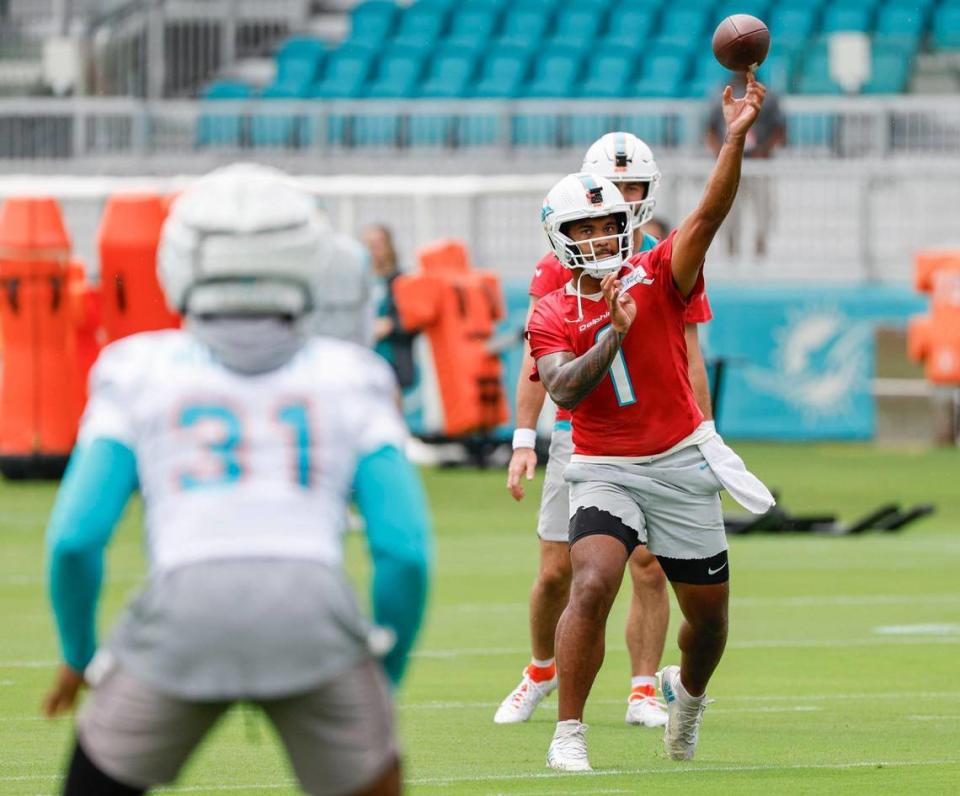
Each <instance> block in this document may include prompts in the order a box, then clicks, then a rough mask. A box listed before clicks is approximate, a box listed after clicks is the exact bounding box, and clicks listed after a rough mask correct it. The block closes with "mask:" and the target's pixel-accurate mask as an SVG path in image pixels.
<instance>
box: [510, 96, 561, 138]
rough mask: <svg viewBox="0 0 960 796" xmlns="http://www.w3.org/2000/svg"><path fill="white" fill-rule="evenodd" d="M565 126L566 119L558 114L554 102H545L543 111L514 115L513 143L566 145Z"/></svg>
mask: <svg viewBox="0 0 960 796" xmlns="http://www.w3.org/2000/svg"><path fill="white" fill-rule="evenodd" d="M565 127H566V119H561V118H560V117H559V116H557V113H556V111H555V109H554V108H553V103H544V111H543V113H521V114H518V115H516V116H514V117H513V131H512V140H513V144H514V146H520V147H522V146H535V147H550V146H556V147H562V146H566V145H567V140H566V139H567V136H566V135H565V134H564V129H565Z"/></svg>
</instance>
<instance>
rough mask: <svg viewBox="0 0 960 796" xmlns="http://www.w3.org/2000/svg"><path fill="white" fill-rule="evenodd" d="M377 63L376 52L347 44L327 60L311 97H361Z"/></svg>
mask: <svg viewBox="0 0 960 796" xmlns="http://www.w3.org/2000/svg"><path fill="white" fill-rule="evenodd" d="M375 62H376V54H375V52H374V51H373V50H372V49H370V48H368V47H363V46H360V45H356V44H352V43H350V42H347V43H346V44H341V45H340V47H339V48H338V49H337V50H336V51H335V52H333V53H332V54H331V55H330V57H329V58H328V59H327V68H326V71H325V72H324V76H323V80H321V81H320V82H319V83H318V84H317V85H316V86H315V87H314V88H313V90H312V92H311V96H314V97H324V98H327V99H335V98H339V99H349V98H353V97H359V96H360V94H361V92H362V90H363V86H364V83H365V82H366V79H367V76H368V75H369V74H370V72H371V70H372V69H373V66H374V63H375Z"/></svg>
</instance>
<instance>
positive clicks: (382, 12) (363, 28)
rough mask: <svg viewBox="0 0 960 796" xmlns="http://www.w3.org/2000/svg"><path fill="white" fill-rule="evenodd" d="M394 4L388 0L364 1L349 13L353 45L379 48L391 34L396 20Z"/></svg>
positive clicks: (349, 39)
mask: <svg viewBox="0 0 960 796" xmlns="http://www.w3.org/2000/svg"><path fill="white" fill-rule="evenodd" d="M397 11H398V9H397V5H396V3H392V2H388V0H366V2H363V3H358V4H357V5H356V6H354V8H353V10H352V11H351V12H350V35H349V36H348V37H347V40H348V41H349V42H351V43H353V44H359V45H366V46H368V47H379V46H380V45H382V44H383V43H384V42H385V41H386V40H387V38H388V37H389V36H390V34H391V33H393V28H394V23H395V21H396V18H397Z"/></svg>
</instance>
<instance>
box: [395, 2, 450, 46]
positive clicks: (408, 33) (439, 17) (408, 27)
mask: <svg viewBox="0 0 960 796" xmlns="http://www.w3.org/2000/svg"><path fill="white" fill-rule="evenodd" d="M447 16H448V12H447V9H446V8H441V7H438V6H429V5H428V6H422V5H420V4H419V3H418V4H416V5H413V6H410V7H409V8H408V9H407V10H406V11H404V12H403V13H402V14H401V16H400V23H399V25H398V26H397V30H396V33H394V35H393V39H392V41H391V43H392V44H394V45H397V46H400V47H415V48H418V49H421V50H424V51H426V50H429V49H430V48H431V47H433V46H435V45H436V42H437V39H439V38H440V37H441V36H442V35H443V34H444V32H445V31H446V28H447Z"/></svg>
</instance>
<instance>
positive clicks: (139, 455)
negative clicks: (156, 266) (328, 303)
mask: <svg viewBox="0 0 960 796" xmlns="http://www.w3.org/2000/svg"><path fill="white" fill-rule="evenodd" d="M396 396H397V388H396V383H395V380H394V377H393V374H392V372H391V371H390V368H389V366H388V365H387V364H386V363H385V362H384V361H383V360H382V359H380V358H379V357H378V356H376V355H375V354H373V353H372V352H370V351H369V350H367V349H365V348H362V347H360V346H357V345H354V344H352V343H346V342H342V341H339V340H331V339H324V338H313V339H311V340H310V341H309V342H308V343H307V344H306V345H305V346H304V347H303V349H301V350H300V351H299V352H298V353H297V355H296V356H294V357H293V359H291V360H290V361H289V362H288V363H287V364H286V365H284V366H283V367H280V368H278V369H276V370H273V371H270V372H268V373H264V374H260V375H255V376H247V375H242V374H239V373H236V372H234V371H231V370H229V369H228V368H226V367H224V366H223V365H221V364H220V363H218V362H217V361H216V360H215V359H214V358H213V356H212V354H211V353H210V351H209V350H208V349H207V348H206V347H205V346H203V345H202V344H201V343H199V342H198V341H197V340H196V339H195V338H194V337H192V336H191V335H190V334H189V333H187V332H183V331H162V332H147V333H144V334H139V335H135V336H133V337H129V338H126V339H124V340H120V341H118V342H116V343H113V344H112V345H110V346H108V347H107V348H105V349H104V350H103V352H102V353H101V354H100V358H99V359H98V360H97V363H96V365H95V367H94V369H93V372H92V375H91V389H90V400H89V403H88V405H87V409H86V411H85V413H84V416H83V420H82V422H81V427H80V441H81V443H84V442H91V441H93V440H94V439H96V438H109V439H113V440H117V441H118V442H121V443H123V444H124V445H126V446H127V447H129V448H130V449H131V450H133V452H134V454H135V455H136V460H137V472H138V476H139V480H140V489H141V491H142V493H143V498H144V503H145V523H146V542H147V544H146V546H147V554H148V560H149V562H150V567H151V570H152V571H158V570H166V569H171V568H174V567H178V566H181V565H184V564H189V563H196V562H199V561H210V560H215V559H224V558H258V557H259V558H263V557H282V558H294V559H308V560H315V561H321V562H323V563H327V564H332V565H339V564H340V563H341V562H342V540H341V536H342V534H343V532H344V530H345V527H346V518H347V504H348V501H349V496H350V491H351V487H352V483H353V478H354V473H355V469H356V464H357V461H358V459H359V458H360V457H362V456H364V455H366V454H368V453H372V452H374V451H376V450H378V449H380V448H382V447H384V446H388V445H392V446H396V447H399V448H400V449H401V450H402V449H403V445H404V442H405V439H406V429H405V426H404V424H403V420H402V419H401V417H400V414H399V411H398V408H397V398H396Z"/></svg>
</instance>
